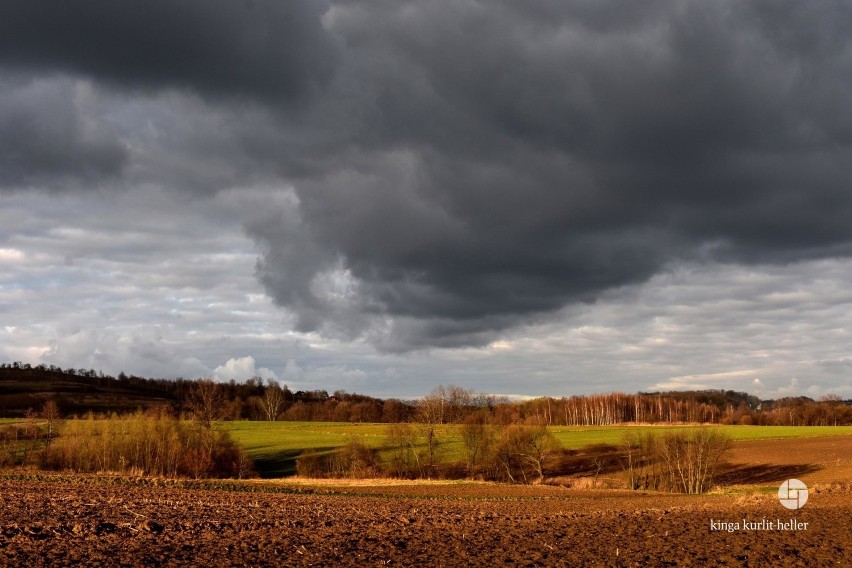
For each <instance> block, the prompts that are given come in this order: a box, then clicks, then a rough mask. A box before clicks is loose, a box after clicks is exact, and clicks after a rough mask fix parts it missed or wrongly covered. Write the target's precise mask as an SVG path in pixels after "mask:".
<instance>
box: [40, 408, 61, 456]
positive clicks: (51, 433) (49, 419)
mask: <svg viewBox="0 0 852 568" xmlns="http://www.w3.org/2000/svg"><path fill="white" fill-rule="evenodd" d="M41 417H42V418H43V419H44V421H45V424H46V426H47V438H46V440H47V447H48V448H49V447H50V443H51V442H52V441H53V438H54V437H55V436H56V430H57V429H58V428H59V421H60V420H61V418H62V416H61V415H60V414H59V406H57V404H56V401H55V400H53V399H51V400H48V401H47V402H45V403H44V405H43V406H42V407H41Z"/></svg>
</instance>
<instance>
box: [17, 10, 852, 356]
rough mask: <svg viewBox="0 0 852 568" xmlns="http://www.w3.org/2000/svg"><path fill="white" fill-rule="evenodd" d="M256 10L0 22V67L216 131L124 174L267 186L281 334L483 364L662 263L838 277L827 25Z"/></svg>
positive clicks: (846, 110)
mask: <svg viewBox="0 0 852 568" xmlns="http://www.w3.org/2000/svg"><path fill="white" fill-rule="evenodd" d="M250 5H251V6H253V9H249V8H248V6H249V4H243V3H236V2H217V3H209V2H201V1H200V0H198V1H191V2H190V1H186V2H167V3H166V2H163V3H160V2H153V3H152V2H146V3H135V2H134V3H110V2H95V1H94V0H91V1H88V2H82V3H80V2H78V3H74V4H73V8H72V7H71V6H72V4H68V6H66V5H65V4H63V7H61V8H57V10H60V11H59V12H48V11H47V10H46V9H45V8H43V7H44V6H45V4H41V3H35V2H32V1H29V2H26V3H24V2H5V3H3V6H4V9H5V10H6V12H8V14H9V15H11V16H12V17H8V16H7V17H4V18H2V22H3V23H2V24H0V32H2V33H0V37H2V39H0V53H2V54H3V55H0V58H2V62H3V63H5V64H6V65H7V66H11V65H14V66H16V67H17V68H20V69H60V70H63V71H65V72H67V73H74V72H78V73H82V74H85V75H87V76H93V77H96V78H98V79H100V80H102V81H103V82H104V84H107V85H115V84H125V85H133V86H138V87H143V89H142V92H145V90H144V87H149V88H151V89H162V88H165V87H187V88H190V89H192V91H193V92H195V93H197V94H198V95H199V96H200V97H201V98H203V99H204V100H205V102H204V104H207V105H211V106H210V107H209V108H210V109H213V108H215V113H216V116H217V120H215V121H210V125H209V129H208V130H204V131H203V132H204V134H203V137H204V141H203V143H200V144H198V145H197V146H193V149H192V151H186V150H184V149H181V148H180V147H179V146H170V145H169V144H173V141H171V142H170V140H169V139H168V138H163V139H157V143H158V144H162V147H158V148H157V151H149V152H147V153H145V154H144V155H145V156H148V157H150V162H145V163H144V167H143V168H142V169H144V170H149V171H154V170H157V171H167V172H169V171H172V170H174V171H178V170H179V169H180V168H179V167H176V166H174V163H172V164H170V166H169V168H171V169H169V168H158V167H157V166H158V165H159V164H161V163H162V162H163V161H164V160H166V158H165V157H164V156H172V157H173V159H174V160H176V161H179V160H180V159H181V157H185V156H191V159H189V158H187V163H192V164H200V166H198V167H195V169H194V170H193V171H192V172H191V173H192V174H193V179H194V180H195V181H194V182H193V184H192V185H193V186H203V185H205V183H207V180H213V181H211V182H210V183H211V184H214V185H217V184H218V185H217V189H218V188H219V186H225V185H228V186H229V187H239V186H240V182H241V181H243V182H245V184H246V185H250V184H251V183H253V182H254V181H256V180H263V181H264V183H269V180H270V179H276V178H277V185H278V186H280V187H286V188H287V189H285V190H280V194H281V195H284V196H285V198H283V199H279V200H277V201H276V200H272V201H271V202H270V204H267V206H265V207H264V208H263V210H259V211H258V212H256V214H254V215H248V216H247V217H246V219H247V220H246V229H247V231H248V232H249V234H250V235H252V236H253V237H254V238H255V239H257V241H258V242H259V243H261V246H262V247H263V255H262V258H261V260H260V261H259V263H258V276H259V278H260V280H261V282H263V284H264V285H265V287H266V289H267V291H268V292H269V293H270V295H271V296H272V297H273V298H274V299H275V300H276V301H277V302H278V303H279V304H280V305H282V306H285V307H286V308H288V309H289V310H291V311H292V312H293V313H294V314H295V315H296V316H297V319H298V326H299V328H300V329H301V330H319V331H321V332H323V333H328V334H331V335H337V336H344V337H350V338H351V337H366V338H367V339H368V340H370V341H372V342H374V343H375V344H377V345H379V346H380V347H382V348H385V349H389V350H406V349H412V348H419V347H428V346H435V345H439V346H453V345H480V344H484V343H487V342H488V341H490V340H491V339H493V338H494V337H495V336H496V334H498V333H499V332H501V331H503V330H506V329H508V328H511V327H514V326H517V325H522V324H525V323H529V322H533V321H537V320H539V319H540V318H543V317H546V316H547V315H549V314H552V313H554V312H556V311H558V310H560V309H561V308H563V307H565V306H568V305H571V304H573V303H577V302H592V301H595V300H596V299H598V298H599V297H600V295H601V293H602V292H603V291H605V290H610V289H613V288H618V287H622V286H629V285H633V284H637V283H641V282H645V281H647V280H648V279H649V278H651V277H652V276H653V275H655V274H658V273H660V272H661V271H664V270H667V269H669V268H670V267H671V266H672V265H674V264H676V263H678V262H692V261H704V260H708V261H719V260H721V261H725V262H730V261H735V262H744V263H752V262H754V263H766V262H770V263H776V262H793V261H797V260H802V259H811V258H820V257H830V256H839V255H848V254H850V252H852V247H850V244H852V223H849V219H850V218H852V191H850V187H849V181H850V179H852V166H850V165H849V164H852V151H850V150H852V105H849V104H848V102H849V95H848V93H850V92H852V57H850V55H849V54H850V53H852V49H850V47H852V36H849V34H848V29H850V26H852V8H850V7H849V6H848V4H847V3H843V2H830V1H822V2H820V1H817V2H808V3H801V2H792V1H790V2H783V1H782V2H777V1H772V2H769V1H758V2H750V3H745V2H738V1H727V2H724V1H722V2H712V3H711V2H704V1H697V0H696V1H691V2H690V1H688V2H664V1H658V2H642V3H629V4H625V3H623V2H608V1H604V0H601V1H596V2H587V1H580V0H576V1H568V2H566V1H559V2H556V1H545V0H537V1H530V2H514V1H508V0H506V1H495V2H488V3H481V2H474V1H472V0H471V1H467V0H434V1H429V2H405V1H392V2H391V1H386V0H372V1H371V0H363V1H347V2H332V3H331V4H330V5H326V4H322V3H310V2H299V3H294V2H269V3H264V2H255V3H253V4H250ZM33 6H35V8H34V7H33ZM33 10H35V12H33ZM25 11H29V12H28V13H27V14H26V15H27V16H28V17H27V18H26V21H24V18H23V15H24V14H25ZM36 12H37V13H36ZM34 13H35V15H37V16H39V17H30V16H32V15H33V14H34ZM59 16H61V17H59ZM104 30H106V31H104ZM317 86H319V87H320V88H317ZM232 94H241V95H245V96H246V98H240V99H235V98H229V97H222V95H232ZM249 97H253V98H254V99H256V101H257V102H259V103H260V104H261V105H264V104H265V105H267V106H268V109H266V110H263V109H261V110H258V107H257V106H256V105H250V106H252V108H253V109H254V111H253V112H258V113H260V114H258V115H257V116H261V117H263V120H262V121H259V122H257V123H255V122H251V123H250V124H251V125H252V126H251V127H248V126H246V124H247V123H246V121H244V120H241V117H243V116H246V115H245V114H242V113H244V112H246V111H245V108H246V105H243V104H242V101H244V100H247V99H248V98H249ZM294 97H295V98H298V99H299V100H300V104H298V105H283V106H282V105H281V104H279V103H280V102H281V101H282V100H283V101H289V100H292V99H293V98H294ZM164 104H166V103H164ZM200 105H201V103H199V108H200ZM198 112H199V113H201V114H203V113H202V112H201V111H198ZM205 112H206V111H205ZM211 112H213V111H212V110H211ZM265 112H268V114H264V113H265ZM184 114H185V118H184V119H183V120H185V121H186V122H185V123H184V126H183V130H184V131H187V132H190V131H195V128H194V126H192V124H193V123H192V122H191V120H193V119H192V118H191V117H192V116H193V113H192V111H191V109H190V111H189V112H186V113H184ZM170 116H171V115H170ZM174 116H175V117H176V118H177V119H178V120H181V117H180V115H179V114H178V113H174ZM199 123H201V121H200V120H199ZM184 139H185V140H192V139H193V138H192V136H187V137H185V138H184ZM152 140H153V139H152ZM146 144H152V142H150V141H146V140H145V139H140V141H137V144H136V146H141V147H143V149H144V147H145V145H146ZM205 156H207V157H206V161H205ZM228 156H235V158H234V161H233V162H232V163H230V164H229V165H228V167H223V169H224V170H225V173H224V174H222V176H220V177H221V178H222V179H225V180H226V182H219V181H216V176H214V175H203V174H206V173H208V171H210V170H212V171H213V173H217V171H218V170H216V162H221V161H223V160H227V159H228V158H227V157H228ZM237 160H239V164H237ZM137 165H138V164H137ZM138 169H139V168H137V170H138ZM185 169H192V168H185ZM134 171H136V170H134ZM226 174H227V175H226ZM175 175H178V174H175ZM181 175H182V174H181ZM143 177H144V176H143ZM166 181H167V180H166ZM164 184H165V185H168V184H167V183H165V182H164ZM175 185H176V186H181V187H185V185H183V184H181V183H175Z"/></svg>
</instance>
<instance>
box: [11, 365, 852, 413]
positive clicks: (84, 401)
mask: <svg viewBox="0 0 852 568" xmlns="http://www.w3.org/2000/svg"><path fill="white" fill-rule="evenodd" d="M198 385H207V386H206V388H205V389H202V390H203V391H204V392H206V393H207V396H208V397H212V398H213V399H215V404H211V405H210V406H211V410H210V412H211V415H210V420H293V421H325V422H370V423H400V422H409V421H411V420H413V419H415V417H416V415H417V414H418V413H419V412H421V408H420V399H418V400H401V399H396V398H388V399H380V398H375V397H371V396H367V395H361V394H355V393H347V392H345V391H343V390H337V391H334V392H333V393H332V394H329V393H328V391H326V390H312V391H301V390H299V391H295V392H293V391H291V390H290V389H289V388H288V387H287V385H282V384H280V383H279V382H278V381H274V380H271V379H267V380H263V379H261V378H260V377H250V378H248V379H246V380H245V381H235V380H231V381H229V382H214V381H212V380H210V379H196V380H187V379H183V378H178V379H152V378H143V377H137V376H132V375H130V376H128V375H126V374H124V373H120V374H119V375H118V377H112V376H110V375H105V374H104V373H102V372H100V371H95V370H93V369H73V368H71V369H61V368H59V367H56V366H46V365H36V366H32V365H29V364H27V363H20V362H14V363H3V364H0V414H1V415H3V416H7V417H16V416H17V417H23V416H24V415H25V414H26V412H27V410H28V409H32V408H38V407H40V405H41V404H42V403H43V402H44V401H45V400H47V399H50V400H54V401H55V402H56V404H57V406H58V409H59V411H60V412H61V413H62V414H63V415H66V416H70V415H83V414H85V413H86V412H89V411H92V412H100V413H110V412H132V411H134V410H136V409H143V410H144V409H145V408H150V407H159V406H166V407H169V408H170V411H171V412H173V413H174V414H175V415H177V416H180V415H186V414H190V413H192V412H194V410H195V409H196V408H197V406H198V404H199V403H198V401H197V400H195V399H194V397H196V395H197V393H198V391H199V389H198ZM424 398H427V399H434V400H435V401H437V406H436V408H435V410H434V412H435V413H436V416H437V418H438V420H437V423H439V424H448V423H462V422H464V421H465V420H467V419H468V417H469V416H471V415H477V414H480V413H483V412H485V413H487V414H488V415H489V420H490V421H491V422H494V423H501V424H511V423H524V422H528V421H531V420H532V421H536V422H537V423H542V424H545V425H552V426H557V425H561V426H597V425H608V424H620V423H631V422H636V423H648V424H654V423H669V424H675V423H707V424H754V425H790V426H833V425H846V424H852V401H844V400H842V399H841V398H840V397H839V396H836V395H827V396H824V397H822V398H821V399H820V400H813V399H811V398H809V397H789V398H782V399H778V400H760V399H758V398H757V397H755V396H753V395H749V394H747V393H742V392H735V391H731V390H727V391H725V390H705V391H686V392H680V391H672V392H661V393H636V394H625V393H607V394H595V395H581V396H571V397H560V398H557V397H541V398H536V399H532V400H526V401H512V400H509V399H507V398H505V397H497V396H492V395H486V394H481V393H476V392H473V391H470V390H466V389H463V388H460V387H457V386H452V385H451V386H439V387H437V388H436V389H435V390H434V391H432V392H431V393H429V394H428V395H427V396H426V397H424Z"/></svg>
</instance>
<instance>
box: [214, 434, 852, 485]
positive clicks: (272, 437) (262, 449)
mask: <svg viewBox="0 0 852 568" xmlns="http://www.w3.org/2000/svg"><path fill="white" fill-rule="evenodd" d="M220 427H222V428H223V429H225V430H227V431H228V432H230V433H231V435H232V436H233V437H234V439H235V440H236V441H237V442H238V443H239V444H241V445H242V446H243V447H244V448H245V449H246V451H247V452H248V454H249V456H250V457H251V458H252V459H253V460H254V461H255V463H256V465H257V469H258V471H259V473H260V474H261V476H262V477H281V476H285V475H294V474H295V473H296V466H295V460H296V458H297V457H298V456H299V454H300V453H302V452H303V451H316V452H319V453H323V452H329V451H332V450H333V449H335V448H339V447H341V446H344V445H345V444H347V443H348V442H350V441H351V440H357V441H359V442H361V443H363V444H364V445H366V446H369V447H373V448H377V449H381V448H383V447H385V445H386V443H387V441H386V435H385V433H386V431H387V425H386V424H357V423H356V424H352V423H334V422H249V421H239V422H222V423H220ZM690 428H697V426H692V425H689V426H554V427H551V429H550V430H551V432H552V433H553V434H554V436H555V437H556V439H557V440H558V442H559V443H560V445H561V446H562V447H563V448H567V449H579V448H582V447H584V446H589V445H593V444H612V445H618V444H620V443H621V441H622V440H623V438H624V436H625V435H626V434H628V433H638V432H645V431H650V432H654V433H657V434H660V433H665V432H672V431H682V430H684V429H690ZM717 428H719V430H720V431H721V432H723V433H724V434H726V435H727V436H729V437H730V438H731V439H732V440H734V441H747V440H776V439H786V438H802V437H823V436H837V435H849V434H852V426H801V427H798V426H718V427H717ZM439 437H440V438H441V439H442V440H443V448H442V457H443V459H445V460H457V459H461V456H462V442H461V437H460V434H459V427H458V426H456V425H443V426H441V427H440V429H439Z"/></svg>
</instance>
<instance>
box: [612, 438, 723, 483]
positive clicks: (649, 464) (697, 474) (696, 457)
mask: <svg viewBox="0 0 852 568" xmlns="http://www.w3.org/2000/svg"><path fill="white" fill-rule="evenodd" d="M622 447H623V454H622V465H623V467H624V470H625V471H626V472H627V476H628V486H629V487H630V488H631V489H661V490H665V491H675V492H679V493H687V494H700V493H704V492H705V491H707V490H708V489H709V488H710V487H711V486H712V483H713V479H714V477H715V475H716V472H717V470H718V467H719V465H720V463H721V462H722V460H723V458H724V456H725V454H726V453H727V451H728V450H729V449H730V438H728V437H727V436H725V435H724V434H722V433H721V432H720V431H719V430H716V429H713V428H698V429H694V430H690V431H688V432H676V433H669V434H664V435H662V436H658V437H655V436H653V435H652V434H651V433H647V434H646V435H644V436H627V437H625V439H624V442H623V444H622Z"/></svg>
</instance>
